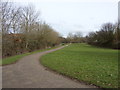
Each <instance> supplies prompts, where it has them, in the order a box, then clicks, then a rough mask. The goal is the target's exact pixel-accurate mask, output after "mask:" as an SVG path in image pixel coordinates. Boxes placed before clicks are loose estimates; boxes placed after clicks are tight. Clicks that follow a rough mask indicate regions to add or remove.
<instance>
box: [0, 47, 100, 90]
mask: <svg viewBox="0 0 120 90" xmlns="http://www.w3.org/2000/svg"><path fill="white" fill-rule="evenodd" d="M64 47H65V46H62V47H58V48H56V49H52V50H48V51H44V52H40V53H36V54H32V55H28V56H25V57H23V58H21V59H20V60H19V61H18V62H16V63H15V64H11V65H6V66H3V67H2V87H3V88H96V87H95V86H91V85H86V84H84V83H80V82H78V81H76V80H72V79H69V78H67V77H64V76H63V75H59V74H56V73H54V72H51V71H49V70H46V68H45V67H44V66H43V65H41V64H40V62H39V58H40V57H41V56H42V55H44V54H47V53H50V52H53V51H56V50H59V49H62V48H64ZM98 90H100V89H99V88H98Z"/></svg>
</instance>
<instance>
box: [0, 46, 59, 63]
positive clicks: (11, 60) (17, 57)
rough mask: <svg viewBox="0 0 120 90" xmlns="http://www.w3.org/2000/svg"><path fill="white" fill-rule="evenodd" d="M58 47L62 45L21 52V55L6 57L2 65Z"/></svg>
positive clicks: (0, 61) (1, 61)
mask: <svg viewBox="0 0 120 90" xmlns="http://www.w3.org/2000/svg"><path fill="white" fill-rule="evenodd" d="M57 47H60V46H56V47H52V48H47V49H43V50H36V51H33V52H29V53H24V54H20V55H15V56H11V57H7V58H4V59H2V60H0V65H8V64H13V63H15V62H17V61H18V60H20V59H21V58H22V57H24V56H27V55H31V54H35V53H39V52H43V51H47V50H51V49H54V48H57Z"/></svg>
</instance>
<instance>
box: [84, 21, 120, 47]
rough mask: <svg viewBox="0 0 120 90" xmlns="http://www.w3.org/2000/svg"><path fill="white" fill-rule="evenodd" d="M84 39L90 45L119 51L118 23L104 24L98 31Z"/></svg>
mask: <svg viewBox="0 0 120 90" xmlns="http://www.w3.org/2000/svg"><path fill="white" fill-rule="evenodd" d="M86 39H87V43H88V44H91V45H95V46H99V47H106V48H113V49H120V22H118V23H116V24H112V23H105V24H103V25H102V26H101V29H100V30H99V31H96V32H90V33H89V35H88V36H87V37H86Z"/></svg>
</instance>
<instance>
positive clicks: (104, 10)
mask: <svg viewBox="0 0 120 90" xmlns="http://www.w3.org/2000/svg"><path fill="white" fill-rule="evenodd" d="M14 1H15V0H14ZM25 1H26V0H25ZM88 1H89V2H88ZM118 1H119V0H40V1H39V0H38V1H37V0H34V1H32V0H28V1H26V2H24V1H22V2H20V3H18V4H19V5H21V4H22V5H27V4H32V5H34V6H35V7H36V9H37V10H39V11H40V13H41V15H40V18H42V20H44V21H45V22H46V23H48V24H50V25H51V26H52V27H53V28H54V29H55V30H56V31H58V32H59V33H60V34H61V35H63V36H67V34H68V33H69V32H73V33H74V32H77V31H80V32H82V33H83V35H86V34H88V33H89V32H91V31H96V30H99V28H100V26H101V25H102V24H103V23H107V22H112V23H115V22H116V21H117V19H118Z"/></svg>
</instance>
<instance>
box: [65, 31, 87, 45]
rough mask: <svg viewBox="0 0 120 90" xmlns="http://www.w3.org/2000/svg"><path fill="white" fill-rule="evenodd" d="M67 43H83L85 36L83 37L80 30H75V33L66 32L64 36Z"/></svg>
mask: <svg viewBox="0 0 120 90" xmlns="http://www.w3.org/2000/svg"><path fill="white" fill-rule="evenodd" d="M66 42H67V43H84V42H85V38H84V37H83V35H82V33H81V32H75V33H71V32H70V33H68V35H67V38H66Z"/></svg>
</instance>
